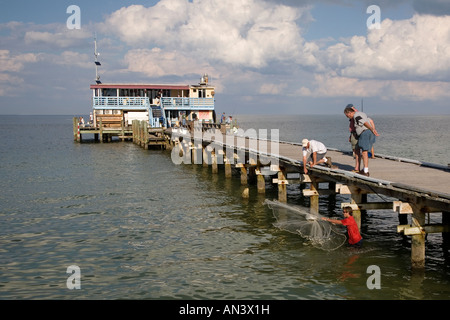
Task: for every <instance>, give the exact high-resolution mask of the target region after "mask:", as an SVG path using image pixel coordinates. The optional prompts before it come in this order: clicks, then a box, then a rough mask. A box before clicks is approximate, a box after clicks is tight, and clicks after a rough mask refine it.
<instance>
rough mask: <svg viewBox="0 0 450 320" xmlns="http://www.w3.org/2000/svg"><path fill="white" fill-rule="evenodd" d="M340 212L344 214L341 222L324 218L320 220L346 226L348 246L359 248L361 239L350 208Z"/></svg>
mask: <svg viewBox="0 0 450 320" xmlns="http://www.w3.org/2000/svg"><path fill="white" fill-rule="evenodd" d="M342 211H343V214H344V219H342V220H334V219H330V218H325V217H323V218H322V220H325V221H328V222H331V223H334V224H341V225H344V226H346V227H347V233H348V244H349V245H350V246H351V247H356V248H361V246H362V242H363V238H362V237H361V233H359V228H358V225H357V223H356V221H355V218H353V210H352V207H344V209H343V210H342Z"/></svg>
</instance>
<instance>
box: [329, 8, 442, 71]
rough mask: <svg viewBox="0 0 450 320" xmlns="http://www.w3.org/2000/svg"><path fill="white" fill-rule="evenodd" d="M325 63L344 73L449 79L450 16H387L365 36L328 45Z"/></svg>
mask: <svg viewBox="0 0 450 320" xmlns="http://www.w3.org/2000/svg"><path fill="white" fill-rule="evenodd" d="M325 63H326V64H327V65H329V66H332V67H334V68H335V70H338V72H339V73H340V74H341V75H342V76H345V77H356V78H361V79H386V78H389V79H393V78H394V79H399V80H413V79H417V78H419V79H428V80H450V78H449V74H448V70H449V69H450V16H443V17H434V16H430V15H414V16H413V17H412V18H411V19H408V20H399V21H392V20H389V19H386V20H384V21H383V22H382V23H381V28H380V29H373V30H371V31H369V33H368V36H367V37H362V36H354V37H352V38H351V39H350V41H349V42H348V43H339V44H336V45H334V46H331V47H329V48H328V49H327V50H326V62H325Z"/></svg>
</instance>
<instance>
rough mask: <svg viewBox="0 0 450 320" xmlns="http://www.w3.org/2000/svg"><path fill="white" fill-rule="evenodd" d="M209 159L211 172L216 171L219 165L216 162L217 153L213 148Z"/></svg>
mask: <svg viewBox="0 0 450 320" xmlns="http://www.w3.org/2000/svg"><path fill="white" fill-rule="evenodd" d="M211 160H212V173H218V172H219V166H218V164H217V155H216V152H215V151H214V150H213V151H212V152H211Z"/></svg>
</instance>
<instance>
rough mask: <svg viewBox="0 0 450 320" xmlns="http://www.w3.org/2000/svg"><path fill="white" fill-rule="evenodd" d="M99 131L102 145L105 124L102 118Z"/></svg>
mask: <svg viewBox="0 0 450 320" xmlns="http://www.w3.org/2000/svg"><path fill="white" fill-rule="evenodd" d="M99 126H100V127H99V130H100V133H99V136H100V143H103V138H104V137H103V123H102V118H100V121H99Z"/></svg>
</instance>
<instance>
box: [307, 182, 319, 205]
mask: <svg viewBox="0 0 450 320" xmlns="http://www.w3.org/2000/svg"><path fill="white" fill-rule="evenodd" d="M310 179H311V187H310V190H311V192H312V193H314V194H313V195H311V196H310V197H309V203H310V204H309V212H310V213H311V214H319V182H318V181H317V179H316V178H314V177H311V176H310Z"/></svg>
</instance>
